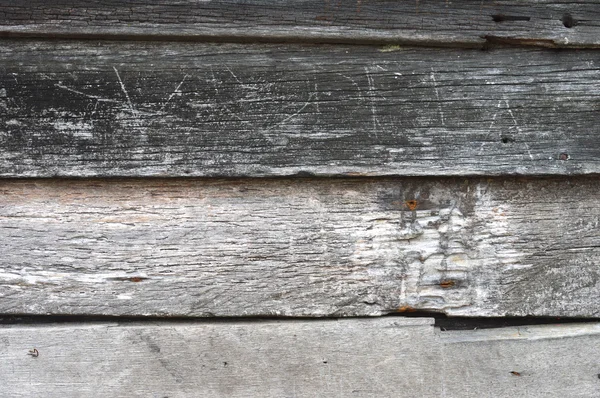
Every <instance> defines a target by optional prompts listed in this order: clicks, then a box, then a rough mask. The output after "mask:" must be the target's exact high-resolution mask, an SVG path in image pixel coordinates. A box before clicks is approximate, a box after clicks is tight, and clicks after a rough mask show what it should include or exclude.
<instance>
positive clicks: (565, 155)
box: [558, 153, 569, 160]
mask: <svg viewBox="0 0 600 398" xmlns="http://www.w3.org/2000/svg"><path fill="white" fill-rule="evenodd" d="M558 158H559V159H560V160H569V154H568V153H561V154H560V156H559V157H558Z"/></svg>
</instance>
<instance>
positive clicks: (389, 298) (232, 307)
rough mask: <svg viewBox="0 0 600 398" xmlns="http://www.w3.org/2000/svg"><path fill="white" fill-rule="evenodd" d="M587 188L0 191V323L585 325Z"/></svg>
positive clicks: (199, 184)
mask: <svg viewBox="0 0 600 398" xmlns="http://www.w3.org/2000/svg"><path fill="white" fill-rule="evenodd" d="M599 194H600V179H598V178H569V179H564V180H562V179H535V180H529V179H464V178H461V179H437V180H436V179H422V178H421V179H418V178H411V179H378V180H368V179H367V180H365V179H327V180H304V179H296V180H284V179H274V180H260V179H258V180H257V179H250V180H225V181H219V180H217V181H214V180H193V179H189V180H185V179H164V180H161V179H150V180H105V181H102V180H91V181H84V180H72V181H69V180H56V181H54V180H39V181H28V180H24V181H13V180H4V181H0V200H1V202H0V252H1V253H2V256H1V257H0V269H1V273H0V298H1V299H0V313H13V314H21V313H25V314H87V315H154V316H163V315H165V316H259V315H276V316H355V315H381V314H386V313H390V312H396V311H398V312H406V311H414V310H431V311H439V312H444V313H447V314H450V315H462V316H505V315H515V316H525V315H533V316H569V317H576V316H583V317H593V316H598V315H599V311H600V310H599V308H598V302H600V267H599V264H600V245H599V244H598V228H599V226H600V202H599V201H598V197H599Z"/></svg>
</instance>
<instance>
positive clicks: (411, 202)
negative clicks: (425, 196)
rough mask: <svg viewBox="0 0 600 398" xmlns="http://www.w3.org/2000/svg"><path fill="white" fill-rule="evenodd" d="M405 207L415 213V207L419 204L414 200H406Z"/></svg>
mask: <svg viewBox="0 0 600 398" xmlns="http://www.w3.org/2000/svg"><path fill="white" fill-rule="evenodd" d="M405 204H406V207H408V209H409V210H410V211H415V210H416V209H417V205H418V204H419V202H417V201H416V200H414V199H413V200H407V201H406V203H405Z"/></svg>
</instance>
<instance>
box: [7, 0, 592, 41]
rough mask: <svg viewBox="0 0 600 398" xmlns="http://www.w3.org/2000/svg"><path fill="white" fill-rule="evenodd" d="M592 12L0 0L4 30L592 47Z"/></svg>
mask: <svg viewBox="0 0 600 398" xmlns="http://www.w3.org/2000/svg"><path fill="white" fill-rule="evenodd" d="M599 21H600V7H599V3H598V1H597V0H594V1H586V2H581V1H573V0H571V1H561V2H556V1H550V0H542V1H540V0H518V1H517V0H511V1H494V2H491V1H481V0H461V1H452V2H450V1H447V0H434V1H419V0H415V1H397V0H382V1H377V2H366V1H361V0H352V1H350V0H341V1H337V0H336V1H328V0H326V1H317V0H303V1H298V0H282V1H268V0H232V1H198V0H186V1H168V2H165V1H163V0H152V1H148V0H112V1H101V2H98V1H83V0H60V1H57V0H30V1H27V2H26V3H25V2H22V3H21V4H19V2H15V1H14V0H2V1H0V34H3V35H4V36H36V37H45V36H59V37H60V36H63V37H64V36H67V37H99V38H110V37H125V38H145V39H149V38H154V39H156V38H169V39H171V40H244V41H251V40H270V41H313V42H330V43H348V42H353V43H356V42H359V43H364V42H369V43H373V42H394V43H412V44H420V45H437V46H479V47H481V46H485V45H487V44H489V43H490V42H492V43H495V42H507V43H511V44H518V45H536V46H544V47H597V46H600V22H599Z"/></svg>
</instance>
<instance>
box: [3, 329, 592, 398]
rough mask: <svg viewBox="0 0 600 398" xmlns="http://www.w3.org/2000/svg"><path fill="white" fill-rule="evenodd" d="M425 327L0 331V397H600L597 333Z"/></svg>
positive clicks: (587, 331)
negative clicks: (462, 329) (599, 394)
mask: <svg viewBox="0 0 600 398" xmlns="http://www.w3.org/2000/svg"><path fill="white" fill-rule="evenodd" d="M432 324H433V319H426V318H420V319H419V318H412V319H411V318H387V319H369V320H366V319H351V320H328V321H285V322H272V321H271V322H195V323H176V322H164V323H158V324H153V323H144V324H121V325H119V324H117V323H97V324H88V325H86V324H63V325H43V326H11V327H2V328H0V354H1V355H2V361H0V375H1V376H2V381H3V387H2V388H3V393H2V394H3V395H4V396H6V397H34V396H43V397H48V398H52V397H60V398H65V397H82V396H94V397H99V398H101V397H111V398H113V397H161V398H162V397H190V396H194V397H198V396H202V397H267V398H268V397H278V398H279V397H323V396H331V397H365V398H366V397H398V396H402V397H407V398H410V397H415V398H416V397H419V398H423V397H431V398H437V397H477V398H481V397H490V398H492V397H493V398H501V397H510V398H513V397H527V398H530V397H534V398H535V397H544V398H548V397H557V398H563V397H582V398H584V397H585V398H588V397H594V396H596V395H597V393H598V391H599V387H598V383H599V381H598V376H597V374H598V360H597V358H598V355H600V348H599V347H600V325H599V324H597V323H589V324H570V325H565V326H560V325H556V326H554V325H552V326H550V325H548V326H537V327H535V326H534V327H520V328H518V329H517V328H506V329H496V330H487V331H474V332H473V331H461V332H439V331H436V330H434V328H433V325H432ZM34 350H35V351H34ZM30 351H32V354H33V355H30ZM36 355H37V356H36Z"/></svg>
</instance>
